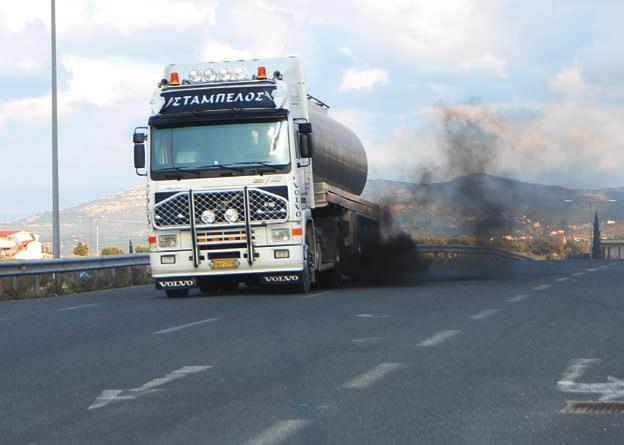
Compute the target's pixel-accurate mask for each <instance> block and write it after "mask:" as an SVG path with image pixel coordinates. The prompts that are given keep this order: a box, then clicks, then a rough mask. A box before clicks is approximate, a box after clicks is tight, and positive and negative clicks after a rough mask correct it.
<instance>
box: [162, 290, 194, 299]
mask: <svg viewBox="0 0 624 445" xmlns="http://www.w3.org/2000/svg"><path fill="white" fill-rule="evenodd" d="M165 294H167V298H184V297H188V294H189V290H188V289H167V290H166V291H165Z"/></svg>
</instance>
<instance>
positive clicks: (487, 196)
mask: <svg viewBox="0 0 624 445" xmlns="http://www.w3.org/2000/svg"><path fill="white" fill-rule="evenodd" d="M364 196H365V197H367V198H368V199H370V200H372V201H376V202H380V203H384V206H385V208H386V209H387V213H388V214H389V216H390V219H391V220H390V221H389V222H388V224H389V225H391V226H392V227H393V228H394V229H395V230H397V229H401V230H407V231H411V232H415V233H422V234H424V233H427V234H436V235H446V236H448V235H451V236H455V235H462V234H468V235H474V236H476V237H479V238H483V237H487V236H502V235H514V236H525V235H548V234H550V233H551V232H552V231H556V230H564V231H565V233H566V234H569V235H573V236H575V237H578V238H583V237H584V238H586V237H587V236H588V234H589V222H590V221H591V219H592V217H593V212H595V211H598V214H599V215H600V219H601V221H602V222H603V225H602V227H601V229H602V231H603V236H607V237H615V236H621V235H622V234H624V224H623V222H624V218H623V217H624V206H623V205H622V204H624V188H610V189H596V190H576V189H569V188H565V187H560V186H552V185H543V184H532V183H527V182H522V181H516V180H513V179H509V178H501V177H498V176H493V175H489V174H486V173H475V174H471V175H467V176H461V177H458V178H455V179H453V180H451V181H446V182H439V183H425V184H415V183H408V182H396V181H386V180H372V181H369V182H368V184H367V187H366V189H365V190H364ZM607 220H610V221H612V222H614V223H613V224H607V223H606V222H607Z"/></svg>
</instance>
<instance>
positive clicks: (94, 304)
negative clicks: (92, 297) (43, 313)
mask: <svg viewBox="0 0 624 445" xmlns="http://www.w3.org/2000/svg"><path fill="white" fill-rule="evenodd" d="M100 304H103V303H89V304H81V305H79V306H69V307H64V308H62V309H57V310H56V311H57V312H62V311H73V310H74V309H82V308H83V307H91V306H99V305H100Z"/></svg>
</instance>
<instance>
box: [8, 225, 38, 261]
mask: <svg viewBox="0 0 624 445" xmlns="http://www.w3.org/2000/svg"><path fill="white" fill-rule="evenodd" d="M45 250H46V249H45V248H44V246H43V244H42V243H41V241H39V235H36V234H34V233H32V232H28V231H26V230H0V258H2V259H5V260H6V259H12V260H40V259H42V258H44V257H46V256H47V255H46V251H45Z"/></svg>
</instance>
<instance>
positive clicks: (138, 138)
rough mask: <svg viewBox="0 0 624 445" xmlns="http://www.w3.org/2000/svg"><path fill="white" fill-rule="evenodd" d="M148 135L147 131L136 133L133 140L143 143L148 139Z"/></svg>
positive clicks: (136, 142)
mask: <svg viewBox="0 0 624 445" xmlns="http://www.w3.org/2000/svg"><path fill="white" fill-rule="evenodd" d="M146 136H147V135H146V134H145V133H134V134H133V135H132V142H134V143H135V144H143V143H145V140H146V139H147V137H146Z"/></svg>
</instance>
